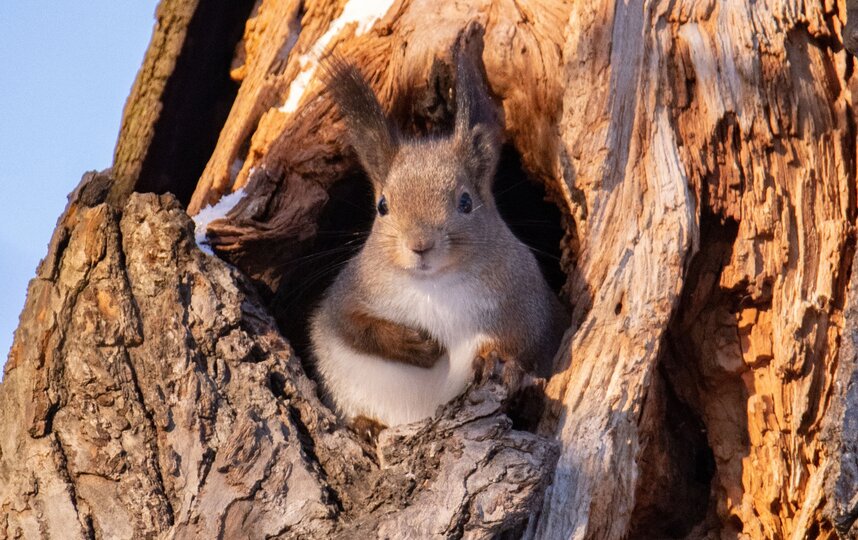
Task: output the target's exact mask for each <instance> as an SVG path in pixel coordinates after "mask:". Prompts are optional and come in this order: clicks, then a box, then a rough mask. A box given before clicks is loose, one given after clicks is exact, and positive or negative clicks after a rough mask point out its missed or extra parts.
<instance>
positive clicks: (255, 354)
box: [0, 0, 858, 539]
mask: <svg viewBox="0 0 858 540" xmlns="http://www.w3.org/2000/svg"><path fill="white" fill-rule="evenodd" d="M355 1H356V0H351V2H355ZM376 4H377V5H378V6H381V7H365V9H366V10H367V11H368V13H369V14H370V15H372V11H373V9H378V13H375V14H374V15H375V16H374V18H373V17H371V18H370V19H367V20H357V19H355V18H354V17H352V15H354V14H355V13H356V11H355V10H354V6H353V5H351V6H350V3H349V2H348V1H345V0H339V1H338V2H321V1H312V0H306V1H303V2H299V1H298V0H260V1H258V2H256V5H255V6H254V7H253V9H252V11H249V13H250V15H249V16H248V17H247V20H246V23H245V24H244V35H243V37H242V38H241V40H240V41H239V42H238V43H237V45H236V46H235V51H236V52H235V57H234V58H233V59H232V62H231V63H228V62H225V63H221V64H219V65H220V66H221V71H222V72H224V73H226V72H229V73H231V75H232V77H233V78H234V79H235V80H236V82H237V83H239V86H238V89H237V91H236V93H235V94H234V96H235V98H234V101H232V104H231V109H230V111H229V114H228V115H226V117H225V120H223V126H222V128H220V130H219V139H218V140H217V143H216V144H215V145H214V146H212V147H211V148H210V152H209V154H208V160H207V164H206V165H205V167H204V168H203V167H202V166H201V165H200V166H199V167H198V168H197V169H194V170H197V173H198V174H197V175H196V177H198V182H195V186H194V190H193V195H190V192H189V191H188V192H187V196H180V201H181V202H187V203H188V206H187V212H188V213H189V214H191V215H195V214H198V213H199V212H200V211H201V210H202V209H204V208H206V207H207V206H209V205H213V204H216V203H217V202H218V201H219V200H220V199H221V198H222V196H223V195H225V194H228V193H231V192H235V193H238V194H239V195H238V196H240V197H241V198H240V201H239V202H238V203H237V204H236V205H235V206H234V207H233V208H232V210H231V211H229V213H228V214H227V216H226V218H225V219H221V220H218V221H214V222H212V223H210V224H208V226H207V227H206V229H207V238H208V242H209V243H210V244H211V246H212V247H213V249H214V250H215V252H216V253H217V254H218V255H219V256H220V257H221V258H223V259H225V260H226V261H228V262H229V263H231V265H228V264H225V263H223V262H222V261H220V260H218V259H217V258H212V257H208V256H206V255H204V254H203V253H202V252H200V251H199V250H198V249H197V247H196V246H195V245H194V242H193V236H194V235H193V231H192V225H191V223H190V222H189V221H188V219H187V217H186V216H185V215H184V212H183V211H182V209H181V206H180V205H179V204H177V203H176V202H175V201H174V200H173V199H171V198H169V197H165V196H161V197H158V196H154V195H133V196H130V198H129V197H128V193H130V191H131V188H132V187H133V188H134V189H135V190H137V191H147V190H154V191H159V192H160V191H168V190H170V189H171V188H173V187H175V189H173V190H174V191H176V192H181V191H182V189H186V187H187V186H186V182H187V178H188V177H190V176H189V175H188V174H187V173H182V174H181V175H178V174H177V175H176V176H175V177H171V176H170V166H168V165H169V164H170V163H172V162H171V161H170V160H168V159H166V158H163V157H161V158H152V160H153V161H151V163H155V165H152V166H151V167H153V168H150V169H149V170H158V171H159V174H160V175H163V178H165V180H164V181H162V182H161V183H153V181H152V180H151V177H146V175H145V174H144V171H145V170H146V167H144V166H142V165H140V160H139V159H138V158H135V157H133V156H139V155H149V154H147V153H151V155H160V156H166V155H172V154H163V153H162V154H158V152H156V150H157V148H159V147H166V146H170V145H168V144H166V143H160V144H162V145H163V146H157V145H155V144H154V143H152V142H151V141H152V140H155V139H158V138H159V137H164V139H163V140H172V141H174V142H175V141H176V140H180V139H181V137H179V138H172V139H171V138H170V135H169V133H174V132H175V130H171V129H166V128H162V131H161V133H165V135H162V136H159V135H158V133H159V130H158V128H157V126H156V127H153V128H152V133H154V135H151V133H150V132H149V131H145V130H144V131H145V133H148V134H149V135H146V136H143V135H141V132H140V131H139V129H137V128H133V126H137V125H141V124H140V122H143V120H140V121H138V120H136V119H138V118H142V119H144V120H145V119H146V118H148V115H150V114H151V111H150V109H149V108H147V107H142V108H141V107H137V106H133V107H132V106H131V105H129V106H128V107H127V108H126V121H124V123H123V126H124V127H123V131H122V133H121V134H120V140H119V144H118V146H117V163H116V169H115V170H116V171H118V172H116V173H114V175H113V176H110V175H94V176H91V177H89V179H88V180H87V181H85V182H84V183H83V184H82V186H81V187H79V188H78V190H77V191H76V193H75V194H74V195H73V197H72V199H71V202H70V205H69V207H68V209H67V211H66V213H65V214H64V217H63V218H62V219H61V221H60V223H59V225H58V228H57V232H56V233H55V236H54V240H53V241H52V243H51V248H50V251H49V254H48V257H47V258H46V259H45V261H44V262H43V264H42V266H41V267H40V269H39V274H38V276H37V278H36V279H35V280H34V281H33V282H32V283H31V285H30V291H29V295H28V302H27V306H26V307H25V310H24V314H23V315H22V321H21V326H20V328H19V330H18V332H17V333H16V338H15V344H14V345H13V349H12V352H11V354H10V360H9V362H8V364H7V368H6V379H5V380H4V382H3V383H2V386H0V426H3V428H4V429H3V433H4V436H3V439H2V444H0V450H2V454H0V482H2V485H3V487H2V488H0V509H2V512H3V513H4V515H5V517H4V519H5V521H4V520H3V519H0V531H2V532H5V533H6V535H7V536H10V537H14V535H15V534H16V533H17V532H18V531H20V532H21V533H22V534H24V535H25V536H27V537H29V536H30V535H31V534H32V535H35V534H43V533H44V534H48V535H51V534H53V535H55V536H56V535H61V536H63V537H66V536H68V535H70V534H72V533H71V532H70V531H78V533H77V534H78V536H90V537H91V536H96V537H105V536H107V537H123V536H141V535H151V536H158V537H160V536H164V537H167V536H180V537H181V536H188V537H194V536H203V537H209V536H216V535H223V536H225V537H231V536H232V535H234V534H238V532H239V531H240V529H241V528H243V532H242V534H244V535H249V536H251V537H264V536H265V537H267V536H271V537H301V536H303V537H307V536H311V537H330V536H337V535H338V536H341V537H343V538H363V537H373V536H375V537H380V538H400V537H451V538H460V537H475V538H476V537H491V536H492V535H498V534H506V535H507V536H515V537H520V536H524V537H527V538H547V539H555V538H556V539H565V538H594V539H595V538H665V537H687V538H713V537H737V536H742V537H747V538H761V539H762V538H796V539H798V538H813V537H834V536H836V535H840V536H842V537H848V538H853V537H858V527H856V526H855V525H854V523H855V521H856V518H858V502H856V501H858V462H856V459H855V455H856V452H858V450H856V443H855V441H856V437H858V424H856V422H855V420H854V415H855V413H856V411H858V392H856V390H855V388H856V383H855V381H856V380H858V374H856V365H858V363H856V362H858V360H856V352H855V351H856V342H858V337H856V336H858V331H856V330H855V325H856V322H855V321H856V315H855V314H856V309H858V307H856V306H858V298H856V292H855V291H856V287H858V285H856V280H858V278H856V276H855V275H854V274H853V273H852V269H853V261H854V259H855V257H856V254H855V220H856V188H855V185H856V144H858V141H856V129H855V126H856V116H855V111H854V106H853V103H852V95H853V94H852V90H853V89H855V74H854V71H855V69H854V68H855V65H854V59H853V58H852V57H851V56H850V55H849V54H848V53H847V51H846V49H845V48H844V47H845V46H852V45H851V42H852V41H853V39H852V34H853V33H854V31H853V30H852V27H851V26H849V25H846V26H844V25H845V23H846V19H847V4H850V7H852V6H851V2H847V1H845V0H815V1H809V2H798V1H792V0H787V1H781V2H759V1H757V2H750V1H744V0H742V1H735V2H720V3H719V2H708V1H702V0H701V1H685V2H673V1H671V2H668V1H660V0H652V1H648V0H639V1H628V2H617V1H611V0H597V1H592V2H571V1H562V0H530V1H521V0H518V1H515V0H509V1H507V0H504V1H501V2H489V1H477V2H469V3H452V2H434V1H431V0H396V1H392V2H391V3H390V5H389V6H387V5H383V3H373V5H374V6H375V5H376ZM168 5H169V6H172V8H171V9H176V10H178V11H177V12H181V13H185V16H184V17H185V18H183V19H182V20H181V21H184V22H179V23H177V25H178V26H177V27H176V29H175V32H177V34H176V35H183V36H191V37H193V36H194V35H195V34H194V32H195V31H194V30H193V29H192V27H191V23H190V21H191V20H192V19H193V18H194V16H195V14H197V13H198V10H199V9H200V8H199V7H198V6H197V4H196V3H195V2H185V3H184V4H183V3H182V2H165V3H164V6H168ZM368 5H369V4H367V6H368ZM382 7H383V8H385V9H381V8H382ZM162 9H164V10H166V9H167V8H166V7H163V6H162ZM159 13H162V12H161V11H159ZM851 13H852V10H850V14H851ZM240 15H241V13H239V12H236V13H235V15H234V17H236V18H238V19H240ZM238 19H236V20H238ZM850 23H851V24H854V22H853V21H850ZM229 27H230V24H226V23H225V24H224V25H223V28H224V30H223V38H222V40H223V41H224V42H228V41H229V38H228V37H227V34H228V32H227V30H226V29H227V28H229ZM156 36H158V34H157V31H156ZM191 41H192V40H191ZM158 43H160V41H158V40H153V45H152V48H151V49H150V53H149V55H147V60H146V62H145V63H144V66H147V65H150V63H151V62H152V58H154V57H157V56H158V55H162V54H164V53H163V52H162V51H163V50H164V47H162V46H160V45H158ZM456 48H460V49H461V50H463V51H465V54H471V55H474V56H479V57H480V58H481V60H482V63H483V65H484V66H485V72H486V76H487V80H488V83H489V86H490V88H491V91H492V94H493V96H494V98H495V99H496V102H497V103H498V104H499V105H500V106H501V107H502V110H503V117H504V121H505V135H506V138H507V143H508V145H509V147H511V148H514V150H515V152H517V154H519V155H520V156H521V161H522V165H523V167H524V169H525V170H526V172H527V174H528V175H529V177H530V178H531V179H532V181H533V182H535V183H537V184H539V185H540V186H542V187H543V188H544V190H545V193H546V197H547V198H548V199H549V200H550V201H551V202H552V203H554V204H555V205H556V206H557V207H558V208H559V210H560V212H561V214H562V217H561V222H560V224H558V226H562V228H563V230H564V234H565V236H564V238H563V241H562V245H561V252H562V268H563V270H564V272H565V273H566V276H567V281H566V284H565V286H564V287H563V289H562V296H563V297H564V299H565V300H566V301H567V303H568V304H569V305H570V306H571V307H572V314H573V325H572V327H571V328H570V329H569V331H568V332H567V334H566V337H565V339H564V343H563V345H562V347H561V349H560V351H558V355H557V357H556V370H555V371H556V374H555V375H554V376H553V377H552V378H551V380H550V381H549V383H548V386H547V388H546V394H547V398H548V406H547V407H546V409H545V413H544V415H543V417H542V420H541V423H540V426H539V429H538V433H536V434H534V433H528V432H523V431H518V430H515V429H512V427H511V423H510V422H509V420H508V419H507V418H506V417H505V416H504V414H503V412H502V409H501V402H502V401H503V399H504V396H503V392H502V390H501V389H500V388H499V387H497V386H495V385H493V384H490V385H488V386H486V387H480V388H473V389H471V390H470V391H469V392H468V393H467V394H466V395H465V396H464V397H462V398H461V399H459V400H458V401H457V402H455V403H452V404H450V405H449V406H447V407H445V408H444V410H443V411H442V412H441V413H440V416H439V418H438V419H436V420H433V421H429V422H424V423H422V424H418V425H415V426H406V427H402V428H398V429H396V430H387V431H385V432H382V436H381V438H380V440H379V441H378V444H377V445H376V446H375V447H371V446H369V445H367V444H366V443H364V442H362V441H361V440H360V439H358V438H356V437H355V436H354V434H353V433H352V432H350V431H348V430H346V429H344V428H342V427H341V426H339V425H338V424H337V422H336V419H335V418H334V416H333V415H332V414H331V413H330V411H328V410H327V409H326V407H325V406H324V405H323V403H322V402H321V401H320V400H319V398H318V397H317V395H316V389H315V385H314V383H313V382H312V379H311V377H310V376H308V375H307V374H306V373H305V371H304V367H303V366H302V364H301V363H300V361H299V359H298V358H297V355H296V354H295V353H294V350H293V349H292V348H291V347H290V345H289V344H288V343H287V341H286V340H285V339H284V338H283V337H282V335H281V328H282V327H283V322H282V321H284V320H288V319H290V318H294V317H298V316H299V315H298V312H297V311H290V310H289V309H288V308H286V307H284V306H282V305H277V303H276V302H273V301H272V298H276V297H277V293H278V291H281V290H283V289H284V288H285V289H288V288H294V287H295V286H296V284H297V283H298V281H296V275H295V270H294V268H295V267H296V263H297V261H299V260H300V258H301V257H303V256H305V255H307V254H308V253H311V254H312V253H313V249H314V240H315V239H316V236H317V234H318V232H319V227H320V223H321V221H322V216H323V215H324V213H325V211H326V209H329V208H330V207H331V205H332V204H333V199H334V192H335V191H336V189H337V186H339V185H342V184H343V182H346V181H348V180H349V179H350V178H352V177H353V176H354V175H355V174H359V168H358V165H357V162H356V160H355V158H354V156H353V155H352V154H351V152H350V151H349V149H348V148H347V147H345V146H344V137H343V126H342V124H341V122H340V120H339V118H338V117H337V115H336V113H335V111H334V109H333V106H332V104H331V103H330V102H329V100H328V99H327V97H326V96H325V95H324V92H322V89H321V87H320V85H319V83H318V78H317V77H315V72H314V69H315V68H314V66H315V63H316V62H317V60H318V56H319V55H320V54H322V53H327V52H330V51H335V52H336V53H337V54H340V55H342V56H344V57H346V58H348V59H350V60H352V61H354V62H355V63H357V65H358V66H359V67H360V68H361V70H362V71H363V72H364V74H365V75H366V76H367V77H368V80H369V81H370V82H371V84H372V85H373V86H374V88H375V89H376V91H377V93H378V94H379V96H380V98H381V101H382V103H383V105H384V106H385V107H386V108H387V110H388V111H389V112H390V113H391V115H392V116H393V117H394V118H395V119H396V120H397V121H398V122H399V123H400V124H401V125H403V126H404V129H406V131H409V132H413V133H423V132H427V131H428V132H430V133H434V132H439V131H443V130H444V129H445V127H446V126H448V124H449V120H450V118H451V115H452V112H453V111H452V108H453V102H454V100H452V99H451V96H452V92H453V91H454V90H453V89H454V87H455V84H454V80H453V79H454V75H453V73H454V70H451V67H450V66H451V56H452V53H453V51H454V50H455V49H456ZM212 69H214V68H212ZM168 71H169V70H168ZM171 77H172V78H173V79H172V80H177V81H185V82H184V83H183V84H178V83H177V84H176V86H175V88H176V89H175V90H172V92H175V93H176V95H177V96H179V97H176V98H174V99H176V103H178V104H181V103H182V102H183V101H182V99H181V96H182V92H183V91H185V90H184V89H185V88H186V87H187V88H193V87H195V86H196V85H199V84H205V81H204V80H195V81H193V83H190V82H187V79H186V78H183V77H185V76H184V75H169V74H168V75H167V83H169V80H171V79H170V78H171ZM147 81H148V80H147V79H145V78H144V75H143V72H141V78H139V79H138V83H137V85H136V86H135V89H134V92H133V95H132V98H130V101H129V104H132V103H142V101H141V100H142V99H143V97H146V96H149V95H150V94H149V92H150V91H151V92H153V93H152V94H151V95H161V94H159V93H158V92H159V91H158V89H159V88H164V87H165V86H164V81H163V80H154V79H153V80H151V81H148V82H147ZM188 91H189V90H188ZM226 95H227V93H220V94H218V96H219V97H218V98H217V99H219V100H222V99H225V98H224V96H226ZM147 99H148V98H147ZM213 101H216V100H214V98H213ZM176 107H179V108H181V107H180V105H176ZM180 113H181V114H180ZM175 114H176V115H177V117H178V118H182V114H185V115H187V111H184V112H182V111H181V110H180V111H179V112H176V113H175ZM168 116H169V115H168ZM171 117H172V116H171ZM163 122H166V123H165V124H162V125H166V126H168V127H169V126H170V120H169V118H167V119H166V120H163ZM144 123H145V122H144ZM147 129H148V128H147ZM144 135H145V134H144ZM150 135H151V137H150ZM208 135H209V136H211V134H208ZM146 137H149V138H148V139H147V138H146ZM197 142H199V141H197ZM204 146H205V145H204V144H203V143H200V146H199V147H200V148H203V147H204ZM127 148H136V149H137V150H134V151H133V152H132V151H130V150H121V151H120V149H127ZM206 148H208V147H206ZM147 159H148V158H147ZM120 164H122V165H121V166H120ZM135 164H136V165H135ZM156 165H157V166H156ZM135 167H136V168H135ZM176 167H177V168H178V169H181V170H186V169H187V170H191V169H193V167H191V165H187V164H184V165H183V164H178V165H176ZM173 182H174V183H175V184H172V183H173ZM183 186H184V187H183ZM108 192H109V193H110V196H111V201H112V202H114V205H113V207H108V206H106V205H104V204H102V201H104V200H105V199H106V198H107V193H108ZM116 193H120V194H122V196H120V197H118V198H117V197H116V196H115V194H116ZM238 196H237V197H238ZM126 200H127V203H126ZM116 201H118V202H116ZM353 202H357V199H354V201H353ZM272 314H273V315H275V316H276V319H277V322H280V327H278V324H277V322H275V319H274V318H272ZM296 346H297V345H296ZM463 479H465V480H464V481H463ZM141 508H142V509H144V511H140V509H141ZM48 509H50V510H48ZM4 526H5V527H4ZM60 531H62V533H61V532H60Z"/></svg>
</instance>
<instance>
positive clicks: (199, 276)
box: [0, 176, 556, 538]
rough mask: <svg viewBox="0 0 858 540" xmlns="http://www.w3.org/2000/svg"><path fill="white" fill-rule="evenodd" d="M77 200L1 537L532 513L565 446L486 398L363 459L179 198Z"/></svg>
mask: <svg viewBox="0 0 858 540" xmlns="http://www.w3.org/2000/svg"><path fill="white" fill-rule="evenodd" d="M103 179H104V177H97V176H90V177H89V178H88V179H87V180H85V181H84V183H83V184H82V186H81V188H79V190H78V191H77V192H76V194H74V195H73V197H72V200H71V202H70V204H69V206H68V209H67V210H66V213H65V215H64V216H63V218H62V219H61V220H60V224H59V226H58V228H57V232H56V233H55V235H54V238H53V240H52V242H51V247H50V253H49V256H48V257H47V258H46V259H45V261H44V262H43V264H42V265H41V267H40V268H39V273H38V276H37V278H36V279H34V280H33V281H32V283H31V285H30V291H29V297H28V302H27V306H26V307H25V310H24V316H23V318H22V321H21V326H20V328H19V330H18V332H17V333H16V339H15V343H14V345H13V350H12V354H11V357H10V361H9V364H8V365H7V368H6V372H5V380H4V382H3V385H2V387H0V425H3V426H4V430H3V436H2V439H0V449H2V452H0V512H2V520H0V537H2V538H7V537H8V538H17V537H19V536H20V535H23V537H25V538H36V537H39V536H40V535H42V536H44V535H47V536H49V537H54V538H86V537H93V536H94V537H97V538H142V537H171V538H172V537H175V538H239V537H249V538H308V537H312V538H328V537H332V536H341V537H343V538H366V537H368V535H370V534H375V533H376V532H377V533H378V534H379V535H380V537H384V538H398V537H403V536H401V535H403V534H404V535H406V536H410V537H415V538H422V537H428V536H451V535H455V536H463V537H468V538H489V537H491V536H492V535H493V534H496V533H499V532H502V531H506V530H510V529H516V528H517V527H518V528H520V527H522V526H523V524H524V522H525V521H526V519H527V517H528V516H529V514H530V513H531V512H532V511H534V509H535V508H536V507H537V506H538V504H539V501H540V497H541V493H542V491H543V489H544V487H545V485H546V484H547V482H548V480H549V479H550V471H551V469H552V468H553V463H554V460H555V459H556V447H555V445H554V444H553V443H552V442H550V441H548V440H546V439H543V438H540V437H538V436H536V435H533V434H529V433H525V432H519V431H512V430H511V429H510V428H511V423H510V421H509V419H507V418H506V417H505V416H504V415H503V414H502V413H501V412H500V402H501V400H502V398H503V393H502V391H501V389H500V387H498V386H496V385H494V384H489V385H486V386H483V387H480V388H476V389H473V390H472V391H471V392H469V393H468V394H467V396H465V397H463V398H462V400H460V402H459V403H457V404H455V405H452V406H450V407H448V408H447V409H446V411H445V412H444V413H442V414H441V415H440V417H439V418H437V419H435V420H434V421H432V422H425V423H423V424H418V425H412V426H409V427H407V428H402V429H398V430H388V431H386V432H384V434H383V436H382V437H381V440H380V441H379V444H378V446H377V448H375V449H373V448H370V447H369V446H368V445H366V444H364V443H361V442H360V441H359V440H358V439H357V437H356V436H355V435H354V434H353V433H352V432H351V431H349V430H347V429H344V428H342V427H341V426H338V425H337V422H336V419H335V417H334V416H333V415H332V414H331V412H330V411H329V410H328V409H327V408H325V406H324V405H322V404H321V403H320V402H319V400H318V398H317V397H316V389H315V384H314V383H313V382H312V381H311V380H310V379H308V378H307V377H306V376H305V375H304V373H303V370H302V368H301V366H300V363H299V362H298V360H297V358H296V357H295V356H294V355H293V353H292V350H291V348H290V347H289V345H288V344H287V343H286V342H285V341H284V340H283V338H282V337H281V336H280V334H279V333H278V331H277V329H276V326H275V324H274V322H273V320H272V319H271V317H270V316H269V315H268V314H267V313H266V311H265V309H264V308H263V307H262V306H261V305H260V303H259V300H258V298H257V297H256V296H255V294H254V293H252V292H251V291H252V287H251V286H250V285H249V283H248V282H247V281H246V280H245V279H244V278H243V277H242V276H241V274H240V273H239V272H238V271H236V270H235V269H233V268H231V267H230V266H228V265H227V264H225V263H224V262H222V261H220V260H219V259H217V258H214V257H211V256H208V255H206V254H204V253H203V252H201V251H200V250H199V248H198V247H197V246H196V244H195V242H194V233H193V224H192V223H191V221H190V219H189V218H188V217H187V215H186V214H185V212H184V210H183V209H182V208H181V206H180V205H179V204H178V203H177V202H176V201H175V199H174V198H173V197H172V196H158V195H153V194H149V195H136V194H135V195H132V196H131V198H130V200H129V202H128V203H127V205H126V206H125V209H124V211H123V212H122V214H121V215H120V214H119V213H118V212H117V211H115V210H113V209H112V208H111V207H110V206H108V205H107V204H103V203H101V201H102V200H103V199H104V196H105V195H106V190H104V191H101V192H100V195H99V194H98V193H96V194H95V195H94V196H93V193H95V191H96V189H95V188H96V187H98V186H100V185H101V183H100V182H101V181H102V180H103Z"/></svg>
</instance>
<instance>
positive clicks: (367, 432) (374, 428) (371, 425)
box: [350, 416, 387, 443]
mask: <svg viewBox="0 0 858 540" xmlns="http://www.w3.org/2000/svg"><path fill="white" fill-rule="evenodd" d="M350 426H351V428H352V429H353V430H355V432H356V433H357V434H358V435H360V436H361V438H362V439H364V440H365V441H367V442H370V443H374V442H375V441H376V440H377V439H378V434H379V433H381V430H383V429H384V428H386V427H387V426H385V425H384V424H382V423H381V422H378V421H376V420H373V419H372V418H367V417H366V416H356V417H355V418H354V419H353V420H352V421H351V424H350Z"/></svg>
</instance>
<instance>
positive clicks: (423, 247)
mask: <svg viewBox="0 0 858 540" xmlns="http://www.w3.org/2000/svg"><path fill="white" fill-rule="evenodd" d="M433 247H435V240H433V239H431V238H412V239H410V240H408V249H410V250H411V251H413V252H414V253H416V254H418V255H423V254H424V253H426V252H427V251H429V250H430V249H432V248H433Z"/></svg>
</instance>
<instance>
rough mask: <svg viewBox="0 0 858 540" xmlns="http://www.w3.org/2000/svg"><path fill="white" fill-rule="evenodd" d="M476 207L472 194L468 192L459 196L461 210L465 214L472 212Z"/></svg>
mask: <svg viewBox="0 0 858 540" xmlns="http://www.w3.org/2000/svg"><path fill="white" fill-rule="evenodd" d="M473 209H474V203H473V201H471V196H470V195H469V194H468V192H465V193H462V196H461V197H459V212H461V213H463V214H470V213H471V210H473Z"/></svg>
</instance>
